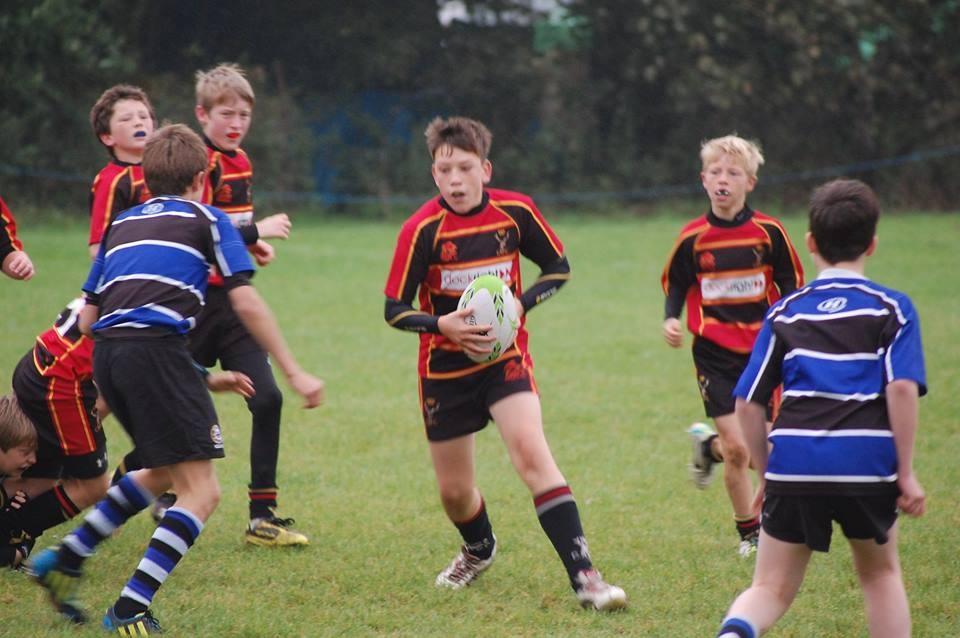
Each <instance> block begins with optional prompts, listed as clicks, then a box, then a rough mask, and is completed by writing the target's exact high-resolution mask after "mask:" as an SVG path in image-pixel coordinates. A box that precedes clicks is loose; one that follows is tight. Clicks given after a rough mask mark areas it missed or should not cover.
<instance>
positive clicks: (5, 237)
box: [0, 199, 23, 261]
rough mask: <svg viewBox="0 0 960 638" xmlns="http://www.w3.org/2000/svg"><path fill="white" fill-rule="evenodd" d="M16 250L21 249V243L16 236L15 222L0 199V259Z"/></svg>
mask: <svg viewBox="0 0 960 638" xmlns="http://www.w3.org/2000/svg"><path fill="white" fill-rule="evenodd" d="M16 250H23V244H22V243H21V242H20V239H19V238H18V237H17V222H16V220H15V219H14V218H13V213H11V212H10V209H9V208H7V205H6V203H5V202H4V201H3V199H0V261H3V260H4V259H5V258H6V256H7V255H9V254H10V253H12V252H14V251H16Z"/></svg>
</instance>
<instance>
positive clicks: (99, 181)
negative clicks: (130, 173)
mask: <svg viewBox="0 0 960 638" xmlns="http://www.w3.org/2000/svg"><path fill="white" fill-rule="evenodd" d="M131 188H132V185H131V182H130V180H129V179H123V173H120V174H117V175H113V176H111V175H109V174H107V175H105V174H104V173H103V172H101V173H100V174H99V175H97V177H96V178H95V179H94V180H93V185H92V186H91V188H90V236H89V239H88V240H87V244H88V245H90V244H99V243H100V242H101V241H103V235H104V233H105V232H106V231H107V228H109V227H110V223H111V222H112V221H113V219H114V218H115V217H116V216H117V214H118V213H121V212H123V211H124V210H126V209H127V208H130V207H131V206H133V205H134V204H135V202H133V201H132V199H133V194H132V193H131V190H130V189H131Z"/></svg>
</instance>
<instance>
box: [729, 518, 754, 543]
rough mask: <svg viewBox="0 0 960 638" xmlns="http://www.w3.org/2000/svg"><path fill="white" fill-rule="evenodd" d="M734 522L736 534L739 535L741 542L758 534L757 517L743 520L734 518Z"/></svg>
mask: <svg viewBox="0 0 960 638" xmlns="http://www.w3.org/2000/svg"><path fill="white" fill-rule="evenodd" d="M734 521H736V524H737V533H739V534H740V539H741V540H746V539H747V538H748V537H750V536H753V535H754V534H757V533H759V532H760V517H759V516H751V517H750V518H746V519H743V520H741V519H738V518H734Z"/></svg>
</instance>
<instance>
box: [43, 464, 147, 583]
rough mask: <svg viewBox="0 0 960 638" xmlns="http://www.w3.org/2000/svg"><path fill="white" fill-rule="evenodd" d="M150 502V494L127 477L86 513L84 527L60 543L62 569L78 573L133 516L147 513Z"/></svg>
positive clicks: (111, 488)
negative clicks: (100, 545)
mask: <svg viewBox="0 0 960 638" xmlns="http://www.w3.org/2000/svg"><path fill="white" fill-rule="evenodd" d="M151 502H153V494H151V493H150V492H148V491H147V490H145V489H143V488H142V487H140V485H138V484H137V482H136V481H134V480H133V479H132V478H130V476H124V477H123V478H122V479H120V481H118V482H117V484H116V485H113V486H112V487H110V489H108V490H107V495H106V496H105V497H104V498H103V500H101V501H100V502H99V503H97V504H96V505H94V506H93V509H91V510H90V511H89V512H88V513H87V515H86V516H85V517H84V518H83V524H82V525H80V527H78V528H76V529H75V530H73V531H72V532H70V533H69V534H67V536H66V538H64V539H63V544H62V545H61V547H60V554H59V558H60V562H61V565H63V566H64V567H67V568H70V569H80V566H81V565H82V564H83V561H84V560H86V559H87V558H89V557H90V556H92V555H93V552H94V551H96V549H97V545H99V544H100V543H101V542H103V541H104V540H105V539H107V538H109V537H110V535H111V534H113V532H114V530H116V529H117V528H118V527H120V526H121V525H123V524H124V523H126V522H127V520H129V519H130V517H132V516H133V515H134V514H136V513H137V512H140V511H142V510H144V509H146V507H147V506H148V505H150V503H151Z"/></svg>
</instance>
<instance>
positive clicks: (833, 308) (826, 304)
mask: <svg viewBox="0 0 960 638" xmlns="http://www.w3.org/2000/svg"><path fill="white" fill-rule="evenodd" d="M846 307H847V298H846V297H831V298H830V299H827V300H826V301H821V302H820V303H818V304H817V310H819V311H820V312H829V313H833V312H840V311H841V310H843V309H844V308H846Z"/></svg>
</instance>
